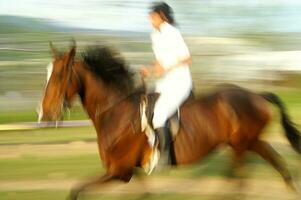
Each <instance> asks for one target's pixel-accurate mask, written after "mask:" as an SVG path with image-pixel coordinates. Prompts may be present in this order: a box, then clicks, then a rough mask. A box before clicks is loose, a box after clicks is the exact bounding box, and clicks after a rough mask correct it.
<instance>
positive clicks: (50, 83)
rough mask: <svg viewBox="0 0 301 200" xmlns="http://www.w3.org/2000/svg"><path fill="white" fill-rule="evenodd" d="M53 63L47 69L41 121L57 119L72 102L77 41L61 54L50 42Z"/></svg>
mask: <svg viewBox="0 0 301 200" xmlns="http://www.w3.org/2000/svg"><path fill="white" fill-rule="evenodd" d="M50 48H51V52H52V63H50V64H49V65H48V69H47V83H46V87H45V91H44V96H43V99H42V102H41V104H40V111H39V121H40V120H43V121H57V120H59V119H60V118H61V116H62V113H63V110H64V108H66V106H68V105H69V104H70V101H71V98H72V96H74V93H72V95H71V93H70V92H69V90H70V87H71V74H72V71H73V69H72V67H73V63H74V57H75V53H76V46H75V42H74V43H73V45H72V47H71V49H70V50H69V51H67V52H65V53H62V54H59V53H58V52H57V50H56V49H55V48H54V47H53V46H52V43H51V42H50Z"/></svg>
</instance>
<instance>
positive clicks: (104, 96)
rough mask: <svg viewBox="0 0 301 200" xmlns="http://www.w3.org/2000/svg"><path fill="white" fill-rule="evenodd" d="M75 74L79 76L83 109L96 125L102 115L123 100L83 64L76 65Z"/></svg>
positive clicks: (120, 95) (118, 93)
mask: <svg viewBox="0 0 301 200" xmlns="http://www.w3.org/2000/svg"><path fill="white" fill-rule="evenodd" d="M76 66H77V67H75V72H76V74H77V75H78V76H79V80H80V87H79V88H80V90H79V91H78V92H79V95H80V97H81V101H82V104H83V107H84V108H85V110H86V111H87V113H88V115H89V117H90V119H91V120H92V121H93V122H94V123H95V122H96V120H97V118H99V117H100V115H101V114H102V113H103V112H105V111H106V110H108V109H109V108H110V107H112V106H113V104H115V103H116V102H118V101H119V99H120V98H122V94H120V92H118V91H116V90H114V89H113V88H111V87H109V86H107V85H105V83H103V82H102V81H101V80H99V79H97V78H96V77H95V76H94V75H93V74H92V73H91V72H90V71H89V70H87V69H85V68H84V67H83V65H82V64H79V65H76Z"/></svg>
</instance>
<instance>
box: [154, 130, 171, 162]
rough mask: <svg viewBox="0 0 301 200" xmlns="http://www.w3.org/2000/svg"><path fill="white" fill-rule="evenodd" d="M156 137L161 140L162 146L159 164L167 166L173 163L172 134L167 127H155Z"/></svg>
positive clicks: (160, 146) (160, 144)
mask: <svg viewBox="0 0 301 200" xmlns="http://www.w3.org/2000/svg"><path fill="white" fill-rule="evenodd" d="M155 132H156V138H157V139H158V140H159V148H160V159H159V163H158V166H159V167H160V168H165V167H167V166H168V165H170V164H171V157H170V145H171V136H170V133H169V131H168V129H167V127H162V128H157V129H155Z"/></svg>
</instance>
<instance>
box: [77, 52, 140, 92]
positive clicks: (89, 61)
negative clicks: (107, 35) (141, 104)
mask: <svg viewBox="0 0 301 200" xmlns="http://www.w3.org/2000/svg"><path fill="white" fill-rule="evenodd" d="M82 59H83V61H84V63H85V64H86V67H87V68H88V69H89V70H90V71H91V72H92V73H94V74H95V75H96V77H99V78H100V79H101V80H102V81H104V82H105V83H107V84H109V85H111V86H114V87H115V88H117V89H118V90H120V91H122V92H130V91H131V90H133V88H134V79H133V75H134V74H133V72H131V71H130V70H129V67H128V65H127V64H126V62H125V60H124V58H123V57H122V56H121V55H120V54H119V53H118V52H117V51H114V50H113V49H111V48H109V47H106V46H90V47H88V48H87V49H86V50H85V51H84V52H83V53H82Z"/></svg>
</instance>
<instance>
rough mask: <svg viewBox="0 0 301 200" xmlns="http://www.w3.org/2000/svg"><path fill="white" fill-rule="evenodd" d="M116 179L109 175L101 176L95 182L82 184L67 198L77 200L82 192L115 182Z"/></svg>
mask: <svg viewBox="0 0 301 200" xmlns="http://www.w3.org/2000/svg"><path fill="white" fill-rule="evenodd" d="M114 178H115V176H113V175H111V174H109V173H107V174H105V175H104V176H101V177H98V178H96V179H94V180H91V181H88V182H85V183H82V184H80V185H78V186H76V187H75V188H73V189H72V190H71V192H70V194H69V196H68V197H67V200H77V199H78V197H79V195H80V193H81V192H84V191H85V190H87V189H89V188H91V187H93V186H100V185H103V184H105V183H108V182H110V181H112V180H114Z"/></svg>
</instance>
